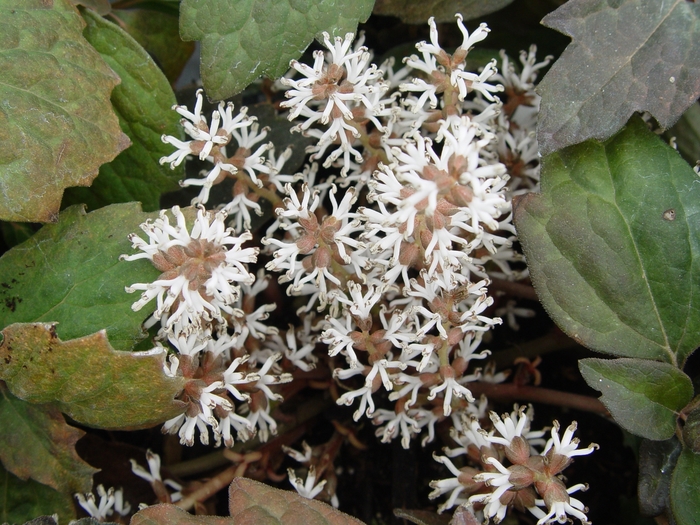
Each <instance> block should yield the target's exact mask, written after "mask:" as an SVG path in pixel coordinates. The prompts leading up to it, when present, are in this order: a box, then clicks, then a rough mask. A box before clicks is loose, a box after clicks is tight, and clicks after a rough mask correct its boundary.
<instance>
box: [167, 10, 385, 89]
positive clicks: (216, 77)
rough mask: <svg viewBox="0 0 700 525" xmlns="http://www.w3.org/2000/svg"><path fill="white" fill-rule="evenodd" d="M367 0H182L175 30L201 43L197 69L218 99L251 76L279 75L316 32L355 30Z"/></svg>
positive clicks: (363, 16) (341, 33) (364, 13)
mask: <svg viewBox="0 0 700 525" xmlns="http://www.w3.org/2000/svg"><path fill="white" fill-rule="evenodd" d="M373 4H374V2H373V0H359V1H357V0H294V1H292V0H241V1H240V2H230V1H228V0H183V2H182V4H181V7H180V34H181V35H182V38H183V39H184V40H200V41H201V42H202V58H201V73H202V81H203V82H204V87H205V89H206V91H207V95H208V96H209V98H211V99H213V100H221V99H225V98H229V97H231V96H233V95H235V94H236V93H239V92H240V91H242V90H243V89H244V88H245V87H246V86H247V85H248V84H250V83H251V82H252V81H253V80H255V79H256V78H258V77H260V76H262V75H266V76H269V77H279V76H282V75H283V74H284V73H285V72H286V71H287V70H288V69H289V61H290V60H292V59H295V58H299V57H300V56H301V54H302V52H303V51H304V49H306V47H307V46H308V45H309V44H310V43H311V41H312V40H313V39H314V37H318V36H320V33H321V32H322V31H327V32H328V33H330V34H332V35H336V36H341V37H342V36H344V35H345V33H352V32H355V30H356V29H357V23H358V22H364V21H365V20H366V19H367V17H369V15H370V13H371V12H372V5H373Z"/></svg>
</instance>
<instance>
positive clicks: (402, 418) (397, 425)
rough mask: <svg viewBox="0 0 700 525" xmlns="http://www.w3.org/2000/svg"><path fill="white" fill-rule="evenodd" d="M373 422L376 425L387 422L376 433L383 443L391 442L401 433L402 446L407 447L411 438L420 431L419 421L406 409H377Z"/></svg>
mask: <svg viewBox="0 0 700 525" xmlns="http://www.w3.org/2000/svg"><path fill="white" fill-rule="evenodd" d="M372 423H374V424H375V425H381V424H382V423H386V425H384V426H383V427H379V428H378V429H377V430H376V431H375V435H376V436H377V437H379V438H381V440H382V443H389V442H390V441H391V440H393V439H394V438H395V437H397V436H398V435H399V433H400V434H401V446H402V447H403V448H405V449H408V448H410V446H411V438H412V437H413V436H414V435H415V434H418V433H419V432H420V426H419V425H418V422H417V421H416V420H414V419H413V418H412V417H410V416H409V415H408V414H407V413H406V411H405V410H401V411H400V412H398V413H396V412H395V411H394V410H384V409H380V410H377V412H375V415H374V416H373V417H372Z"/></svg>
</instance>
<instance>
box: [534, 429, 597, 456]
mask: <svg viewBox="0 0 700 525" xmlns="http://www.w3.org/2000/svg"><path fill="white" fill-rule="evenodd" d="M576 427H577V424H576V421H574V422H573V423H571V424H570V425H569V426H568V427H567V429H566V431H565V432H564V436H563V437H562V438H561V439H560V438H559V421H556V420H555V421H554V423H553V424H552V437H551V439H549V441H547V444H546V445H545V446H544V452H543V454H547V453H548V452H550V451H551V452H552V453H554V454H561V455H562V456H566V457H568V458H573V457H575V456H587V455H588V454H590V453H591V452H593V451H594V450H597V449H598V448H599V447H598V445H597V444H596V443H591V444H590V445H588V447H586V448H583V449H581V450H578V444H579V440H578V438H574V432H576Z"/></svg>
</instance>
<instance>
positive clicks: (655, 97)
mask: <svg viewBox="0 0 700 525" xmlns="http://www.w3.org/2000/svg"><path fill="white" fill-rule="evenodd" d="M542 23H543V24H544V25H545V26H547V27H550V28H552V29H556V30H557V31H560V32H562V33H564V34H566V35H569V36H571V37H572V39H573V43H572V44H570V45H569V47H567V48H566V50H565V51H564V53H563V54H562V55H561V57H560V58H559V60H557V62H556V63H555V64H554V65H553V66H552V68H551V69H550V70H549V72H548V73H547V75H546V76H545V77H544V78H543V79H542V82H540V84H539V86H538V87H537V92H538V93H539V94H540V95H541V96H542V103H541V106H540V116H539V122H538V131H537V139H538V141H539V145H540V152H541V153H542V154H543V155H547V154H549V153H551V152H553V151H556V150H558V149H561V148H563V147H566V146H569V145H571V144H577V143H579V142H583V141H584V140H587V139H590V138H596V139H599V140H605V139H607V138H609V137H611V136H612V135H613V134H614V133H615V132H616V131H617V130H618V129H620V128H621V127H622V126H623V125H624V123H625V122H626V121H627V119H629V118H630V117H631V116H632V114H633V113H634V112H635V111H640V112H641V111H649V112H650V113H651V114H652V115H653V116H654V117H655V118H656V120H658V122H659V124H661V126H663V127H665V128H667V127H670V126H671V125H672V124H673V123H674V122H675V121H676V120H678V118H679V117H680V116H681V115H682V114H683V112H684V111H685V110H686V109H688V108H689V107H690V105H691V104H692V103H693V102H695V100H696V99H697V98H698V96H700V4H696V3H693V2H688V1H687V0H668V1H665V2H659V0H616V1H615V2H611V1H608V2H601V1H600V0H570V1H569V2H567V3H566V4H564V5H563V6H561V7H560V8H559V9H557V10H556V11H554V12H553V13H550V14H549V15H547V16H546V17H545V18H544V19H543V20H542Z"/></svg>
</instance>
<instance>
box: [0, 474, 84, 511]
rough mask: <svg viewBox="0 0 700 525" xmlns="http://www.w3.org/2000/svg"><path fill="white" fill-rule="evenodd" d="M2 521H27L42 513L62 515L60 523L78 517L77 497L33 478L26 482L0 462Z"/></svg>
mask: <svg viewBox="0 0 700 525" xmlns="http://www.w3.org/2000/svg"><path fill="white" fill-rule="evenodd" d="M0 494H2V497H1V498H0V523H9V524H10V525H14V524H18V525H19V524H21V523H25V522H27V521H29V520H32V519H34V518H36V517H37V516H42V515H51V514H54V513H56V514H58V521H59V523H64V524H65V523H68V522H69V521H70V520H72V519H74V518H75V508H74V507H73V498H72V497H71V496H68V495H67V494H61V493H60V492H58V491H56V490H54V489H52V488H51V487H47V486H46V485H42V484H41V483H39V482H38V481H34V480H33V479H30V480H27V481H22V480H21V479H19V478H18V477H17V476H14V475H12V474H10V473H9V472H8V471H7V470H5V469H4V468H2V465H0Z"/></svg>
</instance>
